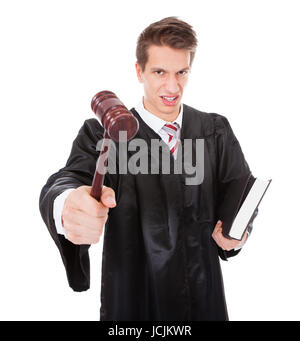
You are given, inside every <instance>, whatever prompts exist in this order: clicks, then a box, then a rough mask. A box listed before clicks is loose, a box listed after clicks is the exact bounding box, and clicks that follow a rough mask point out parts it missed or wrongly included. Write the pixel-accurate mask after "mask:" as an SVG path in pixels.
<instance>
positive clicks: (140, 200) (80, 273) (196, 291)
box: [40, 104, 250, 321]
mask: <svg viewBox="0 0 300 341" xmlns="http://www.w3.org/2000/svg"><path fill="white" fill-rule="evenodd" d="M131 111H132V113H133V114H134V115H135V116H136V117H137V119H138V120H139V123H140V128H139V131H138V134H137V135H136V138H141V139H144V140H145V141H146V142H147V143H148V144H149V145H150V141H151V139H158V138H159V136H158V135H157V134H156V133H155V132H154V131H153V130H152V129H151V128H149V127H148V126H147V125H146V124H145V123H144V121H143V120H142V119H141V118H140V117H139V115H138V113H137V112H136V111H135V110H134V109H131ZM102 138H103V128H102V127H101V125H100V124H99V122H98V121H97V120H96V119H88V120H86V121H85V122H84V125H83V127H82V128H81V129H80V131H79V133H78V136H77V137H76V139H75V140H74V142H73V146H72V150H71V154H70V156H69V159H68V161H67V163H66V166H65V167H64V168H62V169H60V170H59V171H58V172H57V173H55V174H53V175H52V176H51V177H50V178H49V179H48V181H47V183H46V184H45V186H44V187H43V189H42V191H41V195H40V211H41V214H42V217H43V219H44V221H45V223H46V225H47V227H48V229H49V231H50V234H51V236H52V238H53V239H54V241H55V243H56V245H57V246H58V248H59V251H60V253H61V256H62V260H63V263H64V266H65V269H66V274H67V278H68V282H69V285H70V287H71V288H73V290H75V291H83V290H87V289H88V288H89V284H90V269H89V255H88V249H89V245H74V244H72V243H71V242H69V241H68V240H67V239H65V238H64V236H61V235H58V234H57V233H56V228H55V224H54V219H53V201H54V199H55V198H56V196H57V195H59V194H60V193H62V192H63V191H65V190H66V189H68V188H74V187H78V186H81V185H91V184H92V179H93V175H94V171H95V167H96V161H97V158H98V156H99V152H98V151H97V150H96V144H97V142H98V141H99V140H100V139H102ZM183 139H193V141H195V139H204V180H203V183H201V184H200V185H186V183H185V175H184V174H174V172H173V173H172V174H168V175H166V174H161V171H160V172H159V174H148V175H147V174H137V175H133V174H107V175H106V177H105V184H106V185H107V186H110V187H112V188H113V189H114V190H115V192H116V201H117V206H116V207H115V208H113V209H110V211H109V218H108V221H107V224H106V228H105V233H104V236H102V237H103V238H104V245H103V255H102V283H101V309H100V319H101V320H112V321H121V320H135V321H137V320H152V321H157V320H160V321H168V320H173V321H187V320H188V321H199V320H227V319H228V315H227V309H226V302H225V295H224V288H223V280H222V273H221V268H220V263H219V257H220V258H222V259H223V260H226V259H227V258H228V257H231V256H234V255H236V254H237V253H238V252H239V251H234V250H231V251H223V250H222V249H221V248H219V247H218V246H217V244H216V243H215V242H214V240H213V239H212V237H211V235H212V232H213V229H214V227H215V224H216V222H217V220H218V217H217V214H216V210H217V205H218V202H219V201H220V200H221V199H222V186H224V185H226V183H229V182H230V181H232V180H234V179H237V178H239V177H242V176H244V175H246V174H248V173H249V172H250V170H249V167H248V164H247V162H246V161H245V158H244V155H243V153H242V150H241V148H240V145H239V142H238V140H237V139H236V137H235V135H234V133H233V131H232V129H231V127H230V124H229V122H228V120H227V119H226V118H225V117H224V116H221V115H218V114H214V113H205V112H200V111H197V110H196V109H193V108H191V107H189V106H187V105H185V104H184V105H183V123H182V130H181V140H182V141H183ZM193 145H194V144H193ZM116 149H117V150H118V146H116ZM129 154H130V152H129ZM129 156H130V155H129ZM171 160H172V158H171Z"/></svg>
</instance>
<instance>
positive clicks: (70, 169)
mask: <svg viewBox="0 0 300 341" xmlns="http://www.w3.org/2000/svg"><path fill="white" fill-rule="evenodd" d="M102 136H103V128H102V127H101V126H100V124H99V123H98V121H97V120H95V119H90V120H86V121H85V122H84V125H83V126H82V128H81V129H80V131H79V133H78V135H77V137H76V139H75V140H74V142H73V145H72V149H71V153H70V156H69V158H68V160H67V163H66V166H65V167H64V168H62V169H60V170H59V171H58V172H57V173H55V174H53V175H52V176H50V178H49V179H48V181H47V183H46V184H45V185H44V187H43V188H42V191H41V194H40V199H39V208H40V212H41V215H42V218H43V220H44V222H45V224H46V226H47V228H48V230H49V232H50V235H51V237H52V238H53V240H54V242H55V244H56V245H57V247H58V249H59V252H60V255H61V257H62V261H63V264H64V266H65V270H66V274H67V279H68V283H69V286H70V287H71V288H72V289H73V290H74V291H84V290H87V289H89V286H90V262H89V254H88V249H89V247H90V245H75V244H73V243H71V242H70V241H69V240H67V239H66V238H65V237H64V236H63V235H60V234H58V233H57V231H56V226H55V223H54V217H53V203H54V200H55V198H56V197H57V196H58V195H59V194H61V193H62V192H64V191H65V190H66V189H69V188H77V187H79V186H82V185H88V186H91V184H92V180H93V176H94V172H95V168H96V162H97V158H98V156H99V152H97V151H96V145H97V142H98V141H99V139H101V138H102ZM106 180H107V179H106Z"/></svg>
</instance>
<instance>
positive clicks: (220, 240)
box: [212, 220, 248, 251]
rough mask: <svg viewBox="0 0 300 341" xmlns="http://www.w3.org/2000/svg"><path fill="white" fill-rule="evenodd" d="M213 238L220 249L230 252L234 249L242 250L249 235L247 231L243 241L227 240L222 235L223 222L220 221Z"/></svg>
mask: <svg viewBox="0 0 300 341" xmlns="http://www.w3.org/2000/svg"><path fill="white" fill-rule="evenodd" d="M212 237H213V239H214V241H215V242H216V243H217V244H218V246H219V247H220V248H222V249H223V250H226V251H229V250H232V249H236V248H241V247H242V246H243V245H244V244H245V243H246V240H247V238H248V233H247V231H245V233H244V235H243V238H242V240H236V239H229V238H226V237H224V236H223V234H222V222H221V220H219V221H218V222H217V224H216V226H215V229H214V231H213V234H212Z"/></svg>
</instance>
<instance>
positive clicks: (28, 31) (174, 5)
mask: <svg viewBox="0 0 300 341" xmlns="http://www.w3.org/2000/svg"><path fill="white" fill-rule="evenodd" d="M298 3H299V2H298V1H292V0H284V1H275V0H273V1H267V0H260V1H253V0H251V1H241V0H239V1H238V0H236V1H233V0H227V1H216V0H207V1H199V0H197V1H191V0H188V1H182V0H181V1H177V0H172V1H168V0H164V1H162V0H159V1H155V0H151V1H141V0H139V1H137V0H134V1H133V0H128V1H121V0H120V1H113V0H110V1H100V0H99V1H90V0H85V1H76V0H72V1H67V0H60V1H54V0H52V1H33V0H27V1H16V0H11V1H1V3H0V32H1V33H0V34H1V55H0V58H1V63H0V82H1V84H0V87H1V89H0V90H1V91H0V96H1V97H0V98H1V100H0V110H1V134H0V139H1V141H0V142H1V182H2V183H1V198H2V200H1V247H0V265H1V266H0V319H1V320H98V319H99V306H100V271H99V269H100V263H101V254H100V250H101V245H100V244H98V245H94V246H92V247H91V289H90V290H88V291H87V292H83V293H75V292H73V291H72V290H71V289H70V288H69V287H68V284H67V279H66V275H65V271H64V268H63V265H62V262H61V259H60V256H59V253H58V250H57V249H56V246H55V244H54V242H53V241H52V239H51V238H50V235H49V233H48V231H47V229H46V226H45V225H44V223H43V221H42V219H41V216H40V213H39V209H38V198H39V194H40V190H41V188H42V186H43V185H44V184H45V182H46V180H47V178H48V177H49V176H50V175H51V174H52V173H54V172H56V171H57V170H58V169H59V168H61V167H63V166H64V164H65V162H66V159H67V157H68V155H69V152H70V148H71V144H72V141H73V139H74V138H75V136H76V135H77V132H78V130H79V128H80V127H81V125H82V123H83V121H84V120H85V119H88V118H91V117H94V114H93V113H92V112H91V110H90V101H91V98H92V96H93V95H94V94H95V93H96V92H98V91H101V90H106V89H107V90H112V91H114V92H115V93H117V94H118V97H119V98H120V99H121V100H122V101H123V102H124V103H125V105H126V106H128V107H129V108H131V107H133V106H134V105H135V104H136V103H137V102H138V101H139V99H140V97H141V96H142V93H143V92H142V87H141V85H140V84H139V83H138V82H137V79H136V76H135V70H134V63H135V44H136V40H137V37H138V35H139V34H140V32H141V31H142V30H143V29H144V28H145V27H146V26H148V25H149V24H150V23H152V22H154V21H157V20H160V19H162V18H164V17H166V16H172V15H175V16H179V17H180V18H181V19H183V20H186V21H187V22H189V23H190V24H192V26H193V27H194V29H195V30H196V32H197V34H198V39H199V48H198V50H197V54H196V58H195V61H194V65H193V69H192V74H191V77H190V81H189V84H188V87H187V89H186V92H185V97H184V103H186V104H189V105H191V106H194V107H196V108H197V109H199V110H203V111H209V112H217V113H220V114H223V115H225V116H227V118H228V119H229V121H230V123H231V126H232V128H233V130H234V132H235V134H236V136H237V137H238V139H239V141H240V144H241V146H242V148H243V151H244V154H245V156H246V159H247V161H248V163H249V165H250V167H251V170H252V171H253V173H254V174H255V175H256V176H258V177H262V178H272V179H273V183H272V184H271V187H270V189H269V192H268V193H267V194H266V197H265V199H264V201H263V202H262V204H261V208H260V213H259V216H258V217H257V219H256V221H255V226H254V230H253V233H252V235H251V238H250V239H249V241H248V243H247V244H246V246H245V247H244V249H243V251H242V252H241V253H240V255H239V256H238V257H235V258H233V259H230V260H229V261H228V262H222V268H223V274H224V283H225V291H226V297H227V304H228V311H229V316H230V319H231V320H300V308H299V307H300V290H299V288H300V274H299V272H300V267H299V260H300V259H299V258H300V256H299V251H298V249H299V240H300V232H299V211H300V210H299V161H298V157H299V152H298V146H299V142H298V141H299V140H298V139H299V137H300V134H299V121H298V116H299V114H300V110H299V109H300V105H299V90H300V87H299V82H300V81H299V79H300V68H299V60H300V49H299V32H300V23H299V14H300V13H299V8H298V6H297V4H298Z"/></svg>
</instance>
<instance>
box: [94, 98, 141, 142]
mask: <svg viewBox="0 0 300 341" xmlns="http://www.w3.org/2000/svg"><path fill="white" fill-rule="evenodd" d="M91 107H92V110H93V112H94V113H95V114H96V115H97V116H98V117H99V119H100V121H101V122H102V125H103V127H104V129H105V130H106V132H107V133H108V135H109V137H110V138H111V139H112V140H114V141H116V142H125V141H120V139H119V132H120V131H126V132H127V140H130V139H132V138H133V137H134V136H135V134H136V133H137V131H138V129H139V122H138V120H137V119H136V118H135V117H134V116H133V114H132V113H131V112H130V111H129V110H128V109H127V108H126V107H125V105H124V104H123V103H122V102H121V101H120V100H119V98H118V97H117V96H116V95H115V94H114V93H113V92H111V91H101V92H98V93H97V94H96V95H95V96H94V97H93V99H92V103H91ZM122 136H124V135H122Z"/></svg>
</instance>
